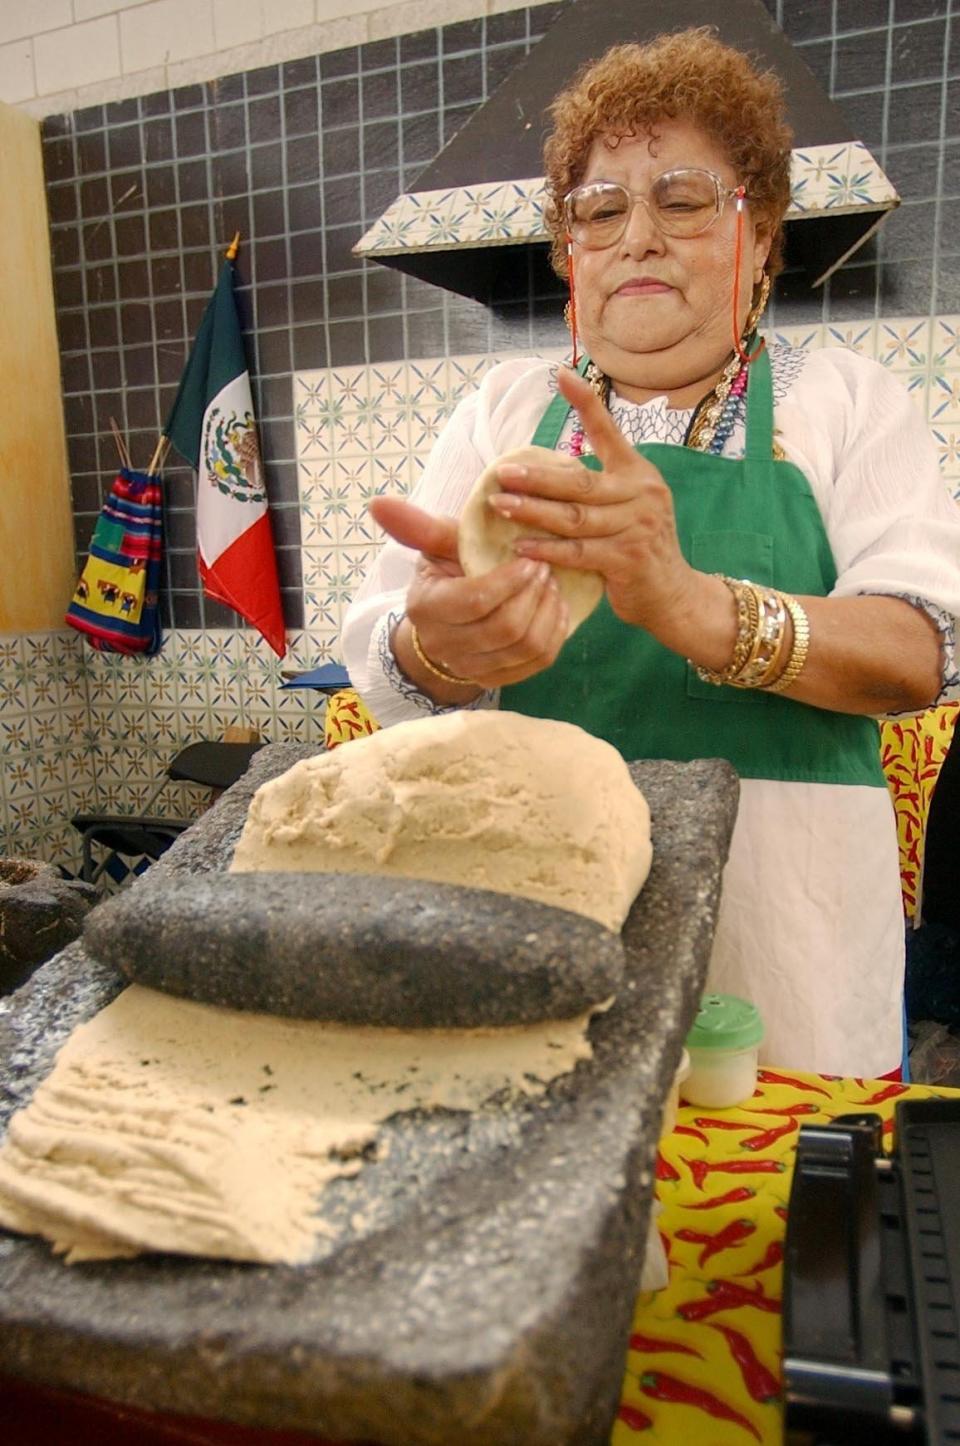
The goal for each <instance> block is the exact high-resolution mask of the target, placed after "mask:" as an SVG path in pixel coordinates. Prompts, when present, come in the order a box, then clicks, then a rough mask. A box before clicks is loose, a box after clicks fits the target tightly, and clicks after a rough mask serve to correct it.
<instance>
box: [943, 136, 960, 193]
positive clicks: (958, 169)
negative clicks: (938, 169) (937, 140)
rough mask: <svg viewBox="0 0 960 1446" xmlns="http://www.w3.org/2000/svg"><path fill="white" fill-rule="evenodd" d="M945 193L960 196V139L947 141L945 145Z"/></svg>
mask: <svg viewBox="0 0 960 1446" xmlns="http://www.w3.org/2000/svg"><path fill="white" fill-rule="evenodd" d="M943 193H944V195H945V196H960V141H947V143H946V144H945V145H944V147H943Z"/></svg>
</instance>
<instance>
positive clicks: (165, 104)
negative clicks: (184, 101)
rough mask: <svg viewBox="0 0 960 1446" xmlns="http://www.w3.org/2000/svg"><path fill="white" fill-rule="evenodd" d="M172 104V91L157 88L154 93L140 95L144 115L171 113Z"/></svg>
mask: <svg viewBox="0 0 960 1446" xmlns="http://www.w3.org/2000/svg"><path fill="white" fill-rule="evenodd" d="M170 105H171V101H170V92H169V91H168V90H156V91H154V92H153V94H152V95H142V96H141V97H140V114H141V115H142V116H154V115H169V113H170Z"/></svg>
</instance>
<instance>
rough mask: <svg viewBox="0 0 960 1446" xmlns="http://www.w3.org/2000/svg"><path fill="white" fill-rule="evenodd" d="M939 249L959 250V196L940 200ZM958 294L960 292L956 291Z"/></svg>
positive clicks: (953, 254)
mask: <svg viewBox="0 0 960 1446" xmlns="http://www.w3.org/2000/svg"><path fill="white" fill-rule="evenodd" d="M940 249H941V251H942V253H943V254H944V255H951V256H956V255H957V253H958V252H960V198H958V197H954V198H953V199H944V200H942V201H941V202H940ZM958 295H960V293H958Z"/></svg>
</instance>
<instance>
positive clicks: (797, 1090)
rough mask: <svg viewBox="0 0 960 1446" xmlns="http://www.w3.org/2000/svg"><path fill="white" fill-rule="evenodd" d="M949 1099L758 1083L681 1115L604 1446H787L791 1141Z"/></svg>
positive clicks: (889, 1124)
mask: <svg viewBox="0 0 960 1446" xmlns="http://www.w3.org/2000/svg"><path fill="white" fill-rule="evenodd" d="M957 1095H960V1091H958V1090H946V1089H940V1088H937V1089H932V1088H927V1087H925V1086H922V1085H903V1084H890V1083H888V1082H886V1081H884V1080H860V1079H829V1078H825V1077H824V1076H822V1075H813V1074H790V1075H787V1074H784V1073H781V1072H778V1071H776V1070H761V1071H760V1078H759V1082H758V1085H757V1089H756V1092H755V1094H754V1096H753V1098H752V1099H750V1100H749V1101H748V1102H747V1103H746V1104H744V1105H742V1106H740V1107H738V1108H737V1109H731V1110H711V1109H707V1108H704V1107H702V1106H699V1105H682V1106H681V1108H680V1110H679V1111H678V1114H677V1126H676V1128H675V1129H674V1131H673V1132H672V1133H671V1134H669V1135H667V1136H665V1137H664V1139H663V1140H662V1141H661V1147H660V1156H659V1160H658V1165H657V1195H658V1197H659V1199H660V1202H661V1204H662V1206H663V1211H662V1214H661V1215H660V1218H659V1222H658V1223H659V1227H660V1231H661V1235H662V1237H663V1243H664V1248H665V1250H666V1253H667V1258H668V1261H669V1268H670V1281H669V1284H668V1285H667V1286H666V1287H665V1288H664V1289H663V1290H660V1291H656V1292H648V1293H646V1294H644V1295H641V1297H640V1299H639V1300H638V1302H637V1310H636V1314H635V1317H634V1322H633V1333H632V1335H631V1337H630V1350H629V1354H628V1356H627V1370H626V1377H625V1380H624V1388H623V1399H622V1403H621V1406H620V1413H619V1416H618V1419H617V1423H616V1425H615V1427H614V1431H613V1436H612V1438H611V1446H633V1443H634V1442H637V1443H639V1442H641V1441H642V1442H643V1443H644V1446H646V1443H650V1446H653V1443H656V1442H661V1443H670V1446H676V1443H677V1442H678V1441H682V1442H683V1443H684V1446H749V1443H750V1442H751V1441H759V1442H761V1443H763V1446H782V1441H783V1419H782V1410H781V1402H780V1299H781V1286H782V1275H783V1268H782V1264H781V1261H782V1256H783V1238H784V1233H785V1229H786V1224H785V1222H786V1214H787V1202H788V1200H789V1196H790V1181H791V1177H792V1174H793V1161H794V1150H795V1144H796V1138H797V1130H798V1128H799V1126H800V1125H803V1124H825V1123H826V1122H827V1121H828V1120H831V1119H833V1118H834V1117H835V1116H836V1115H842V1114H849V1113H851V1112H854V1111H861V1110H867V1109H869V1110H871V1111H873V1112H875V1113H876V1114H878V1115H880V1116H881V1117H882V1119H883V1121H884V1127H883V1130H884V1139H885V1141H886V1142H887V1143H888V1145H889V1143H890V1141H891V1137H892V1133H893V1113H894V1108H895V1105H896V1102H897V1100H898V1099H901V1098H903V1097H904V1096H906V1097H907V1098H912V1099H929V1098H931V1097H941V1098H943V1097H956V1096H957Z"/></svg>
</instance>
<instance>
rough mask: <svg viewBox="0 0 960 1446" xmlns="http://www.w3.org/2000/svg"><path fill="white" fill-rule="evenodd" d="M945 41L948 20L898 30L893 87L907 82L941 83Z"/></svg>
mask: <svg viewBox="0 0 960 1446" xmlns="http://www.w3.org/2000/svg"><path fill="white" fill-rule="evenodd" d="M945 39H946V21H945V20H931V21H928V22H927V23H926V24H925V25H904V26H901V27H899V28H897V29H895V30H894V31H893V54H892V58H891V72H890V78H891V80H892V81H893V82H894V84H896V83H898V82H900V81H904V80H934V79H939V77H940V76H942V74H943V46H944V41H945Z"/></svg>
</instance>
